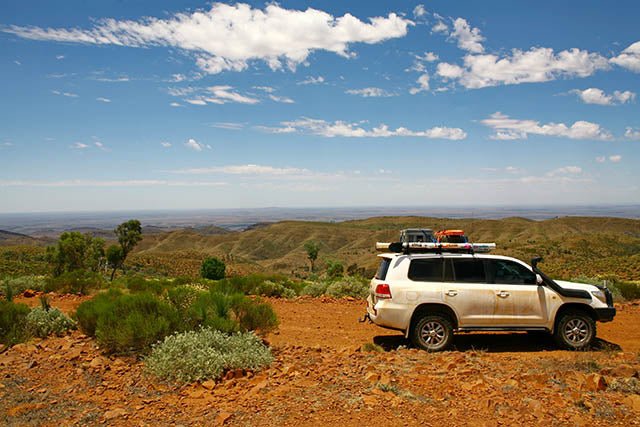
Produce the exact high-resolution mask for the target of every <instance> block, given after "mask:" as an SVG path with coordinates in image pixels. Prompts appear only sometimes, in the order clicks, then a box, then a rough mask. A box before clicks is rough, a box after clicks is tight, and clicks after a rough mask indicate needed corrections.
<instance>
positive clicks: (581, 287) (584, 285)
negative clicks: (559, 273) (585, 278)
mask: <svg viewBox="0 0 640 427" xmlns="http://www.w3.org/2000/svg"><path fill="white" fill-rule="evenodd" d="M554 282H556V283H557V284H558V285H560V286H562V287H563V288H565V289H579V290H582V291H587V292H591V291H597V290H598V288H597V287H596V286H594V285H589V284H587V283H576V282H567V281H565V280H554Z"/></svg>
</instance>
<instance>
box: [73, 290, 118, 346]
mask: <svg viewBox="0 0 640 427" xmlns="http://www.w3.org/2000/svg"><path fill="white" fill-rule="evenodd" d="M122 295H123V294H122V292H121V291H120V290H117V289H109V291H108V292H105V293H100V294H98V295H96V296H95V297H93V298H92V299H91V300H89V301H85V302H83V303H82V304H80V305H79V306H78V309H77V310H76V315H75V317H76V320H77V321H78V326H79V327H80V330H81V331H82V332H84V333H85V334H87V335H89V336H91V337H93V336H95V335H96V327H97V326H98V319H99V318H100V317H101V316H102V315H103V314H104V313H107V312H108V311H110V310H112V309H113V305H114V303H115V302H116V301H117V300H118V299H119V298H120V297H121V296H122Z"/></svg>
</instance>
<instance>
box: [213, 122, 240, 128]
mask: <svg viewBox="0 0 640 427" xmlns="http://www.w3.org/2000/svg"><path fill="white" fill-rule="evenodd" d="M211 127H213V128H218V129H228V130H240V129H242V128H244V123H235V122H217V123H212V124H211Z"/></svg>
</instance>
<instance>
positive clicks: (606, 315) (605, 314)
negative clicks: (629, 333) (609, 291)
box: [594, 307, 616, 322]
mask: <svg viewBox="0 0 640 427" xmlns="http://www.w3.org/2000/svg"><path fill="white" fill-rule="evenodd" d="M594 310H595V312H596V316H597V319H596V320H598V321H600V322H611V321H612V320H613V318H614V317H615V316H616V309H615V308H614V307H606V308H594Z"/></svg>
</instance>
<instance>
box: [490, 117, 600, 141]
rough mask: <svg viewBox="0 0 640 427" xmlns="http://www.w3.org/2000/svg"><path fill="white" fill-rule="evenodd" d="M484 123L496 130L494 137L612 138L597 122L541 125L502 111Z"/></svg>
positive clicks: (503, 138) (499, 138) (501, 138)
mask: <svg viewBox="0 0 640 427" xmlns="http://www.w3.org/2000/svg"><path fill="white" fill-rule="evenodd" d="M481 123H482V124H484V125H485V126H489V127H490V128H492V129H494V130H495V132H496V133H495V134H494V135H493V136H492V137H491V138H492V139H498V140H509V139H526V138H527V136H528V135H529V134H532V135H544V136H556V137H563V138H570V139H597V140H610V139H612V136H611V134H610V133H609V132H608V131H607V130H605V129H603V128H601V127H600V125H598V124H596V123H591V122H586V121H582V120H580V121H577V122H575V123H574V124H572V125H571V126H567V125H566V124H564V123H547V124H544V125H540V122H538V121H535V120H518V119H511V118H509V116H506V115H504V114H502V113H500V112H496V113H494V114H492V115H491V116H490V117H489V118H488V119H485V120H482V121H481Z"/></svg>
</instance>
